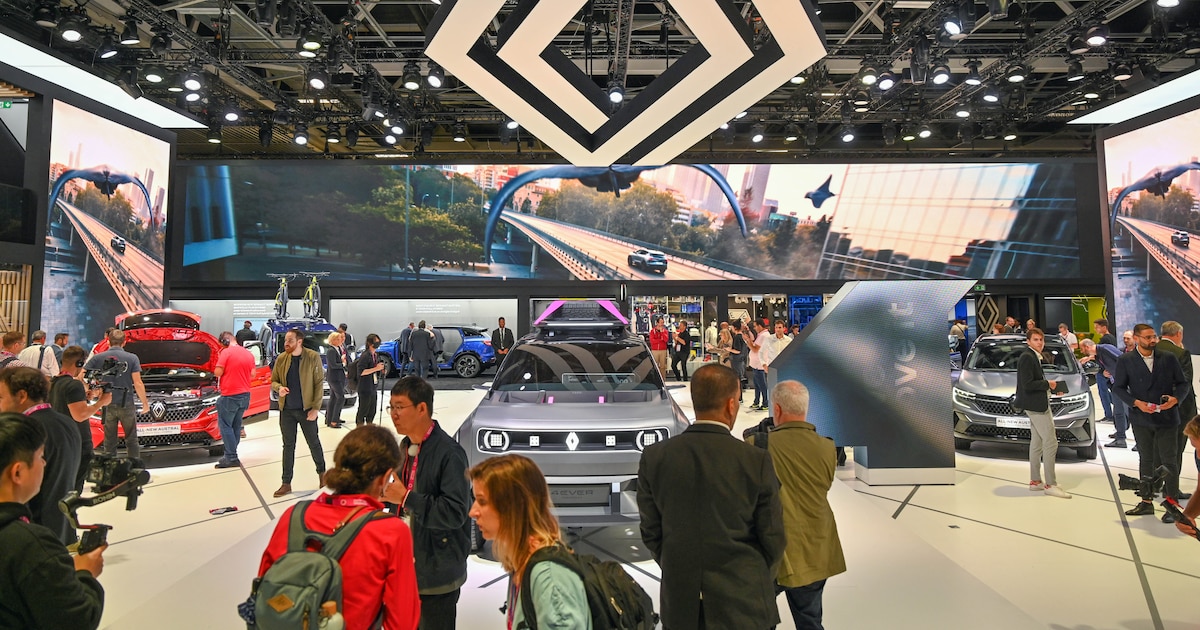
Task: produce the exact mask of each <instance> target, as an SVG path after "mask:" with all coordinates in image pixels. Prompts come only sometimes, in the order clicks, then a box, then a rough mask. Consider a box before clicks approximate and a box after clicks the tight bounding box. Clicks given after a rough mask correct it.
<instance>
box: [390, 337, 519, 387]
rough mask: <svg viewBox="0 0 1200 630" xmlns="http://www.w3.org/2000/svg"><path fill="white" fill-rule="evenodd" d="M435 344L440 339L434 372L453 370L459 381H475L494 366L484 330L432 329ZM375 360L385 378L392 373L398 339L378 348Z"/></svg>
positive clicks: (493, 351) (490, 347)
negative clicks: (379, 362)
mask: <svg viewBox="0 0 1200 630" xmlns="http://www.w3.org/2000/svg"><path fill="white" fill-rule="evenodd" d="M432 332H433V334H434V338H435V340H437V339H438V337H440V345H441V350H440V351H439V352H438V353H437V355H436V356H437V366H438V370H454V373H455V374H458V375H459V376H461V377H463V378H475V377H476V376H479V374H480V373H482V372H483V371H484V370H485V369H487V368H489V367H491V366H492V365H494V364H495V363H496V352H495V350H493V349H492V340H491V338H490V337H488V335H487V329H486V328H476V327H474V326H434V327H433V329H432ZM377 352H378V353H379V358H380V360H381V361H382V362H383V364H384V365H386V366H387V370H386V371H385V372H384V373H385V374H387V375H388V376H393V375H395V373H396V368H397V366H399V365H400V360H399V357H400V335H399V334H397V335H396V336H395V337H393V338H392V339H391V340H389V341H384V342H383V343H381V344H380V345H379V350H377Z"/></svg>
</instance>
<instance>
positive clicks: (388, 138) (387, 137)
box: [383, 133, 396, 147]
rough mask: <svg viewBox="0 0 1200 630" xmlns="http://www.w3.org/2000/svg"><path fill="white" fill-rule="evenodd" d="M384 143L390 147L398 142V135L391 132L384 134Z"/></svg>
mask: <svg viewBox="0 0 1200 630" xmlns="http://www.w3.org/2000/svg"><path fill="white" fill-rule="evenodd" d="M383 144H384V145H386V146H389V147H390V146H392V145H393V144H396V136H393V135H392V134H390V133H385V134H383Z"/></svg>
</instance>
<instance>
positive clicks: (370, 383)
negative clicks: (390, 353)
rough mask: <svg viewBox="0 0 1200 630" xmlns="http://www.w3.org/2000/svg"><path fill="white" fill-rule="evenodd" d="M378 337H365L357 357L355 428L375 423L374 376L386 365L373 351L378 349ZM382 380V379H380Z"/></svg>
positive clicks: (374, 335) (373, 334) (373, 335)
mask: <svg viewBox="0 0 1200 630" xmlns="http://www.w3.org/2000/svg"><path fill="white" fill-rule="evenodd" d="M379 343H380V339H379V335H376V334H375V333H371V334H369V335H367V343H366V345H364V346H363V351H362V354H360V355H358V359H357V361H358V386H357V387H356V388H355V389H356V391H357V392H358V412H357V413H356V414H355V415H354V424H355V426H362V425H364V424H371V423H373V422H375V405H376V401H378V400H379V399H378V398H376V394H375V389H376V388H375V374H376V373H378V372H382V371H383V370H384V369H386V368H387V365H385V364H384V363H382V362H381V361H380V360H379V356H378V355H377V354H376V353H375V351H376V350H377V349H378V348H379ZM381 378H382V377H381Z"/></svg>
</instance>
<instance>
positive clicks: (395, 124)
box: [385, 118, 405, 136]
mask: <svg viewBox="0 0 1200 630" xmlns="http://www.w3.org/2000/svg"><path fill="white" fill-rule="evenodd" d="M385 124H386V125H387V128H388V129H389V130H390V131H391V132H392V133H393V134H396V135H397V136H403V135H404V131H405V126H404V121H403V120H401V119H399V118H391V119H388V121H387V122H386V123H385Z"/></svg>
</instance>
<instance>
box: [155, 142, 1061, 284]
mask: <svg viewBox="0 0 1200 630" xmlns="http://www.w3.org/2000/svg"><path fill="white" fill-rule="evenodd" d="M182 172H183V174H184V177H185V178H187V182H186V187H185V190H186V191H187V195H186V203H185V207H184V213H185V221H184V222H183V226H184V228H183V229H184V238H183V241H184V255H183V260H182V266H181V268H180V269H178V270H177V271H176V272H174V273H176V274H177V275H175V276H173V277H177V278H178V279H180V280H184V281H263V280H264V278H265V277H266V276H265V274H267V273H292V272H295V271H296V270H299V269H310V268H320V269H323V270H328V271H330V272H332V275H331V276H330V277H329V280H335V281H336V280H426V281H427V280H470V279H477V278H498V279H504V280H509V279H514V280H522V279H524V280H545V279H568V278H570V279H577V280H614V279H620V280H635V279H636V280H659V279H664V280H714V279H729V280H745V279H779V278H787V279H827V278H837V279H925V278H927V279H938V278H955V277H972V278H980V279H992V278H995V279H1009V278H1073V277H1078V276H1079V262H1078V261H1079V243H1078V233H1077V226H1078V209H1077V207H1076V205H1077V204H1076V199H1075V195H1074V190H1075V186H1074V184H1075V182H1074V173H1073V170H1072V168H1071V167H1070V166H1062V165H1051V164H1027V163H1001V164H967V165H962V164H890V165H887V164H885V165H879V164H875V165H871V164H859V165H848V164H803V165H800V164H789V165H779V164H774V165H772V164H739V165H728V164H725V165H669V166H664V167H634V166H620V165H618V166H614V167H612V168H609V169H603V168H600V169H588V168H576V167H571V166H529V165H521V166H518V165H480V166H461V165H456V166H433V165H427V166H413V167H408V166H389V165H372V164H363V163H361V162H320V163H312V162H281V161H255V162H233V163H228V164H217V165H213V164H203V165H199V164H197V165H192V166H185V167H184V168H183V169H182Z"/></svg>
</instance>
